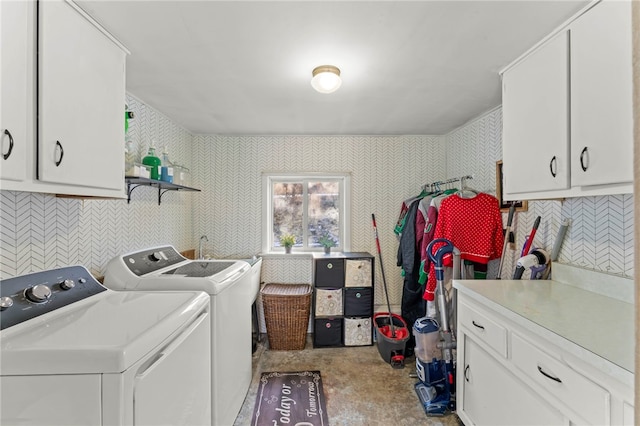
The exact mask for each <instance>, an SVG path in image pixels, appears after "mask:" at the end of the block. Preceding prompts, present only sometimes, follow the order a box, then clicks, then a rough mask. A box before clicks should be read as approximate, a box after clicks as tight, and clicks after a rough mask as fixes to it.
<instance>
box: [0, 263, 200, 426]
mask: <svg viewBox="0 0 640 426" xmlns="http://www.w3.org/2000/svg"><path fill="white" fill-rule="evenodd" d="M208 302H209V300H208V296H207V295H206V294H205V293H204V292H194V291H191V292H167V293H158V292H138V293H135V294H134V293H121V292H115V291H111V290H108V289H107V288H105V287H103V286H102V285H101V284H100V283H99V282H98V281H96V280H95V278H94V277H93V276H92V275H91V274H90V273H89V271H87V269H85V268H84V267H82V266H71V267H65V268H59V269H54V270H50V271H43V272H37V273H33V274H29V275H24V276H19V277H14V278H9V279H5V280H2V281H0V309H1V310H2V314H1V315H0V328H1V330H2V331H0V352H1V353H0V356H1V358H2V362H1V363H0V424H3V425H17V424H19V425H34V426H35V425H38V426H40V425H51V426H55V425H65V426H69V425H83V426H92V425H152V424H156V425H159V424H175V425H178V424H193V425H196V424H197V425H200V424H210V423H211V383H210V380H211V379H210V378H211V376H210V374H209V371H210V366H211V353H210V335H211V332H210V321H209V309H210V307H209V303H208Z"/></svg>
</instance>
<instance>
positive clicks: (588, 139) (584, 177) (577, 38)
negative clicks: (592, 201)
mask: <svg viewBox="0 0 640 426" xmlns="http://www.w3.org/2000/svg"><path fill="white" fill-rule="evenodd" d="M569 31H570V37H571V184H572V186H583V185H602V184H611V183H619V182H631V181H633V155H632V152H633V108H632V103H633V102H632V93H633V84H632V67H631V52H632V50H631V49H632V47H631V2H629V1H603V2H601V3H598V4H597V5H596V6H594V7H593V8H592V9H590V10H589V11H588V12H587V13H585V14H584V15H582V16H581V17H580V18H578V19H577V20H576V21H575V22H574V23H573V24H572V25H571V26H570V29H569Z"/></svg>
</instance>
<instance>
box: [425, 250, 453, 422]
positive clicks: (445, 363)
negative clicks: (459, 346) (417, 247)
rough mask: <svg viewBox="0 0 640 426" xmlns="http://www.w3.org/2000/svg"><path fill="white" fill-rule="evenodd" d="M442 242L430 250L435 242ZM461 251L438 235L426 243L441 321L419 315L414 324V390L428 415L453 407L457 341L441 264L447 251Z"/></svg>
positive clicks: (440, 414)
mask: <svg viewBox="0 0 640 426" xmlns="http://www.w3.org/2000/svg"><path fill="white" fill-rule="evenodd" d="M438 243H444V245H443V246H441V247H439V248H438V250H436V253H435V254H433V253H432V248H433V245H434V244H438ZM449 253H453V254H454V255H456V254H457V255H458V257H459V255H460V252H459V251H458V250H456V249H455V247H454V246H453V244H452V243H451V241H449V240H447V239H444V238H438V239H435V240H433V241H432V242H431V243H430V244H429V245H428V246H427V255H428V256H429V259H430V260H431V261H432V262H433V263H434V266H435V272H436V281H437V285H436V299H437V303H438V311H439V314H440V323H438V321H436V319H434V318H429V317H423V318H418V319H417V320H416V322H415V323H414V325H413V333H414V335H415V338H416V373H417V374H418V378H419V379H420V381H419V382H418V383H416V385H415V390H416V393H417V394H418V398H419V399H420V402H421V403H422V405H423V408H424V411H425V413H426V414H427V416H442V415H444V414H446V413H448V412H450V411H455V393H456V392H455V377H456V374H455V360H454V359H453V349H455V348H456V342H455V341H454V336H453V334H452V332H451V328H450V326H449V315H448V314H449V312H448V308H447V301H446V296H445V291H444V264H443V258H444V256H445V255H446V254H449ZM455 263H457V262H454V268H455Z"/></svg>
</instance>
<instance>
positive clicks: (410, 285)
mask: <svg viewBox="0 0 640 426" xmlns="http://www.w3.org/2000/svg"><path fill="white" fill-rule="evenodd" d="M419 203H420V199H416V200H414V201H413V202H412V203H411V204H410V205H409V207H408V210H407V213H406V215H405V221H404V222H405V223H404V227H403V229H402V234H401V235H400V245H399V246H398V260H397V265H398V266H400V267H402V271H403V286H402V302H401V313H400V314H401V316H402V318H403V319H404V320H405V321H406V323H407V324H408V325H409V326H410V327H413V323H414V322H415V321H416V320H417V319H418V318H420V317H422V316H424V313H425V302H424V300H423V299H422V285H420V283H418V268H419V266H420V253H419V252H418V250H417V249H416V215H417V211H418V205H419ZM414 346H415V338H414V337H413V335H411V336H410V337H409V340H408V342H407V345H406V350H405V355H406V356H411V355H412V354H413V348H414Z"/></svg>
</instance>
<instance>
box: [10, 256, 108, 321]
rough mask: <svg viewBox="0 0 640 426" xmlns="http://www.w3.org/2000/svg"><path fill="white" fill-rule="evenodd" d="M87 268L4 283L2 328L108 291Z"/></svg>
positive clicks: (39, 274)
mask: <svg viewBox="0 0 640 426" xmlns="http://www.w3.org/2000/svg"><path fill="white" fill-rule="evenodd" d="M106 290H107V289H106V287H104V286H103V285H102V284H100V283H99V282H98V281H97V280H96V279H95V278H94V277H93V275H91V273H90V272H89V271H88V270H87V269H86V268H85V267H83V266H69V267H65V268H59V269H51V270H49V271H42V272H35V273H33V274H29V275H21V276H19V277H13V278H8V279H5V280H1V281H0V312H2V313H1V314H0V329H1V330H4V329H5V328H8V327H11V326H13V325H16V324H20V323H22V322H24V321H27V320H30V319H32V318H35V317H38V316H40V315H44V314H46V313H48V312H51V311H55V310H56V309H60V308H62V307H64V306H67V305H70V304H72V303H75V302H78V301H80V300H83V299H86V298H87V297H90V296H93V295H95V294H98V293H102V292H103V291H106Z"/></svg>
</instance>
